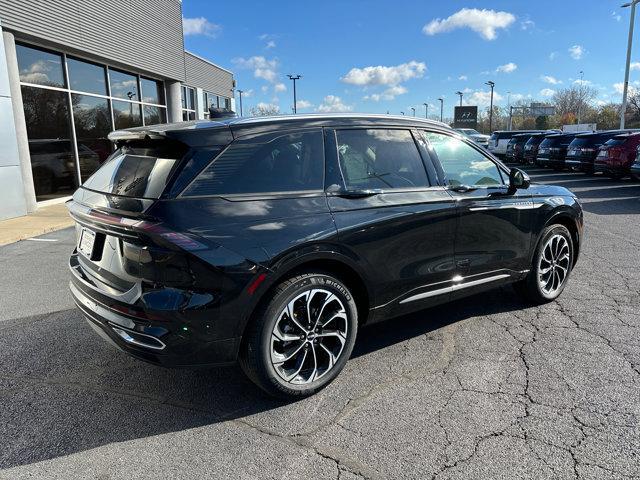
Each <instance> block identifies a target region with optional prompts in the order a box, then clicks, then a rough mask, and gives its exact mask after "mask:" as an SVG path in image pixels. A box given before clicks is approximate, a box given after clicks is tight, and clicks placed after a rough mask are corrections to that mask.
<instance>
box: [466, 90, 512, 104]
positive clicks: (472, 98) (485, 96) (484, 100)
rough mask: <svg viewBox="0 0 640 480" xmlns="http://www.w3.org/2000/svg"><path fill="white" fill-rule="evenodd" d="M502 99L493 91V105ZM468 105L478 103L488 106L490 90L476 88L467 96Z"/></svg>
mask: <svg viewBox="0 0 640 480" xmlns="http://www.w3.org/2000/svg"><path fill="white" fill-rule="evenodd" d="M502 99H503V97H502V95H500V94H499V93H498V92H493V104H494V105H495V104H496V103H498V102H499V101H501V100H502ZM466 103H467V104H468V105H478V106H479V107H488V106H489V105H490V104H491V92H489V91H486V90H476V91H475V92H473V93H472V94H471V95H468V96H467V102H466Z"/></svg>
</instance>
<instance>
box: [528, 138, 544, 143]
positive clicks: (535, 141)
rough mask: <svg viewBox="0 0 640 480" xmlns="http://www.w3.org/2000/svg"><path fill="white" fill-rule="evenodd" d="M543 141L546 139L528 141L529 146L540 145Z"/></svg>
mask: <svg viewBox="0 0 640 480" xmlns="http://www.w3.org/2000/svg"><path fill="white" fill-rule="evenodd" d="M543 140H544V137H531V138H530V139H529V140H527V145H538V144H540V143H542V141H543Z"/></svg>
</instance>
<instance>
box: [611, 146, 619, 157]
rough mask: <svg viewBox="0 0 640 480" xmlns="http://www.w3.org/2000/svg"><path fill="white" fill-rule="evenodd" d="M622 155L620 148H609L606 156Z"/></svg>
mask: <svg viewBox="0 0 640 480" xmlns="http://www.w3.org/2000/svg"><path fill="white" fill-rule="evenodd" d="M621 155H622V147H610V148H609V149H608V156H610V157H619V156H621Z"/></svg>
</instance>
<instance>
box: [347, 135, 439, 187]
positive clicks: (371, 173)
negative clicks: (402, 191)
mask: <svg viewBox="0 0 640 480" xmlns="http://www.w3.org/2000/svg"><path fill="white" fill-rule="evenodd" d="M336 138H337V142H338V157H339V160H340V169H341V171H342V176H343V177H344V181H345V184H346V186H347V188H349V189H390V188H414V187H426V186H428V185H429V180H428V178H427V172H426V170H425V168H424V164H423V163H422V157H420V153H419V152H418V147H417V146H416V144H415V142H414V140H413V135H412V134H411V132H410V131H409V130H390V129H389V130H385V129H368V130H365V129H361V130H360V129H357V130H356V129H354V130H337V131H336Z"/></svg>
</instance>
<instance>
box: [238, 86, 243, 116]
mask: <svg viewBox="0 0 640 480" xmlns="http://www.w3.org/2000/svg"><path fill="white" fill-rule="evenodd" d="M243 93H244V90H238V95H240V116H242V94H243Z"/></svg>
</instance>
